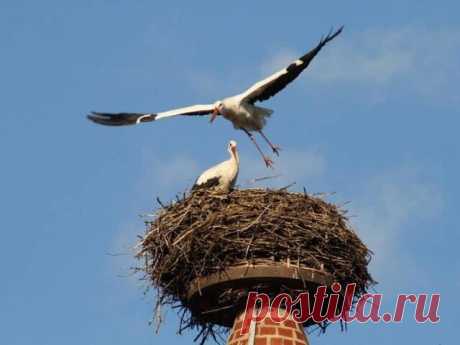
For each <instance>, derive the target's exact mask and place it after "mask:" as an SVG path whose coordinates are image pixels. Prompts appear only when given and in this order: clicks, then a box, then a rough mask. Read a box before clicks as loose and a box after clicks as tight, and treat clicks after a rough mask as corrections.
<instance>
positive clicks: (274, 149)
mask: <svg viewBox="0 0 460 345" xmlns="http://www.w3.org/2000/svg"><path fill="white" fill-rule="evenodd" d="M259 133H260V135H261V136H262V138H264V139H265V141H266V142H267V144H268V145H269V146H270V148H271V149H272V150H273V153H274V154H276V155H277V156H279V155H280V150H281V147H279V146H278V145H273V144H272V143H271V141H270V140H269V139H268V138H267V136H266V135H265V134H264V132H262V130H260V131H259Z"/></svg>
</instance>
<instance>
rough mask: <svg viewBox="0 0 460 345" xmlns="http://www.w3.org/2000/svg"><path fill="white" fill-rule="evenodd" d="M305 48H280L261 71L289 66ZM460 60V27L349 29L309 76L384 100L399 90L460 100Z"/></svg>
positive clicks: (322, 57)
mask: <svg viewBox="0 0 460 345" xmlns="http://www.w3.org/2000/svg"><path fill="white" fill-rule="evenodd" d="M301 53H302V52H301V51H294V50H289V49H283V50H281V51H279V52H278V53H276V54H275V55H274V56H272V57H270V58H268V59H267V61H266V62H265V63H264V64H262V67H261V74H263V75H267V74H269V73H273V72H274V71H276V70H278V69H280V68H283V67H285V66H286V65H287V64H289V63H290V62H292V61H294V60H295V59H297V58H298V57H299V56H300V55H301ZM459 60H460V29H448V28H446V29H433V30H428V29H417V28H399V29H395V28H393V29H385V30H375V29H370V30H367V31H364V32H359V33H356V32H348V31H347V30H345V31H344V33H343V34H342V35H341V36H340V37H338V38H337V39H336V40H334V41H333V42H331V43H330V44H329V45H328V46H327V47H326V48H325V49H324V50H323V51H321V53H320V55H319V56H318V57H316V58H315V60H314V61H313V62H312V65H311V67H310V70H309V71H308V73H307V75H306V76H305V78H304V79H303V80H304V83H305V81H306V80H308V81H311V80H313V81H316V82H320V83H321V84H322V85H325V86H326V85H327V86H328V87H331V84H332V85H339V86H344V85H346V87H347V90H348V91H349V90H350V88H351V90H353V88H356V90H358V91H359V92H360V95H362V92H363V91H364V92H373V93H374V94H375V96H377V95H376V94H379V97H378V98H379V99H380V100H382V99H384V97H385V96H386V95H388V94H391V92H393V91H394V90H397V92H398V93H399V94H404V95H405V96H406V97H407V96H416V97H423V98H424V99H425V100H426V99H428V100H431V101H436V102H440V101H442V102H459V101H460V95H459V94H458V92H457V91H456V83H457V80H458V79H459V77H460V65H459V64H458V61H459ZM321 84H320V85H321ZM401 90H402V91H403V92H402V93H401Z"/></svg>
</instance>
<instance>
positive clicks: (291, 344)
mask: <svg viewBox="0 0 460 345" xmlns="http://www.w3.org/2000/svg"><path fill="white" fill-rule="evenodd" d="M283 344H284V345H293V342H292V340H290V339H284V341H283Z"/></svg>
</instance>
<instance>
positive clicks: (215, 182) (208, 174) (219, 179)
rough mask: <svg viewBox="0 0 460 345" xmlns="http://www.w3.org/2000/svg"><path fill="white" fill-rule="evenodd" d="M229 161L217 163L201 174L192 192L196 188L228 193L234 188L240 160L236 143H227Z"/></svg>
mask: <svg viewBox="0 0 460 345" xmlns="http://www.w3.org/2000/svg"><path fill="white" fill-rule="evenodd" d="M227 150H228V153H230V159H228V160H226V161H224V162H222V163H219V164H217V165H215V166H213V167H211V168H209V169H208V170H206V171H205V172H203V173H202V174H201V175H200V176H199V177H198V178H197V179H196V181H195V184H194V185H193V187H192V190H194V189H198V188H215V189H216V190H219V191H223V192H229V191H230V190H231V189H233V187H234V186H235V182H236V179H237V177H238V171H239V165H240V158H239V157H238V150H237V149H236V141H234V140H230V142H229V143H228V148H227Z"/></svg>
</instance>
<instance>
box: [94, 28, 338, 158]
mask: <svg viewBox="0 0 460 345" xmlns="http://www.w3.org/2000/svg"><path fill="white" fill-rule="evenodd" d="M342 29H343V27H341V28H340V29H339V30H337V31H336V32H334V33H333V34H332V33H329V34H328V35H327V36H326V37H325V38H322V39H321V40H320V42H319V43H318V45H317V46H316V47H315V48H313V49H312V50H310V51H309V52H308V53H306V54H305V55H303V56H301V57H300V58H299V59H298V60H296V61H294V62H292V63H291V64H290V65H289V66H287V67H286V68H284V69H282V70H281V71H278V72H276V73H274V74H272V75H271V76H269V77H268V78H265V79H263V80H261V81H259V82H257V83H255V84H254V85H252V86H251V87H250V88H249V89H247V90H246V91H244V92H243V93H240V94H238V95H235V96H231V97H227V98H224V99H222V100H219V101H217V102H214V103H213V104H200V105H192V106H189V107H184V108H178V109H173V110H169V111H164V112H160V113H101V112H92V113H91V114H89V115H88V119H90V120H92V121H94V122H96V123H99V124H102V125H109V126H123V125H134V124H139V123H143V122H150V121H155V120H160V119H164V118H168V117H173V116H178V115H186V116H196V115H207V114H211V118H210V121H211V122H212V121H214V120H215V118H216V117H217V116H218V115H222V116H223V117H224V118H226V119H227V120H229V121H231V122H232V123H233V127H234V128H236V129H241V130H243V131H244V132H245V133H246V134H247V135H248V136H249V138H250V139H251V140H252V142H253V143H254V145H255V146H256V148H257V150H258V151H259V153H260V154H261V155H262V158H263V159H264V161H265V164H266V165H267V167H271V166H272V164H273V161H272V160H271V159H270V158H269V157H267V156H265V155H264V154H263V152H262V150H261V149H260V147H259V145H258V144H257V142H256V140H255V139H254V137H253V135H252V133H251V132H259V133H260V135H261V136H262V138H263V139H264V140H265V141H266V142H267V143H268V145H269V146H270V148H271V149H272V150H273V152H274V153H275V154H276V155H279V152H278V150H279V147H278V146H276V145H273V144H272V143H271V142H270V140H269V139H268V138H267V136H266V135H265V134H264V133H263V132H262V129H263V128H264V126H265V123H266V119H267V117H269V116H270V115H271V114H272V113H273V111H272V110H271V109H267V108H262V107H259V106H256V105H254V103H256V102H262V101H265V100H267V99H269V98H270V97H272V96H274V95H276V94H277V93H278V92H279V91H281V90H282V89H284V88H285V87H286V86H287V85H288V84H289V83H290V82H292V81H293V80H294V79H295V78H297V77H298V76H299V74H300V73H302V71H303V70H304V69H306V68H307V67H308V65H309V64H310V62H311V61H312V60H313V58H314V57H315V56H316V54H318V52H319V51H320V50H321V48H323V46H324V45H326V43H328V42H329V41H331V40H332V39H334V38H335V37H336V36H337V35H339V34H340V33H341V32H342Z"/></svg>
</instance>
